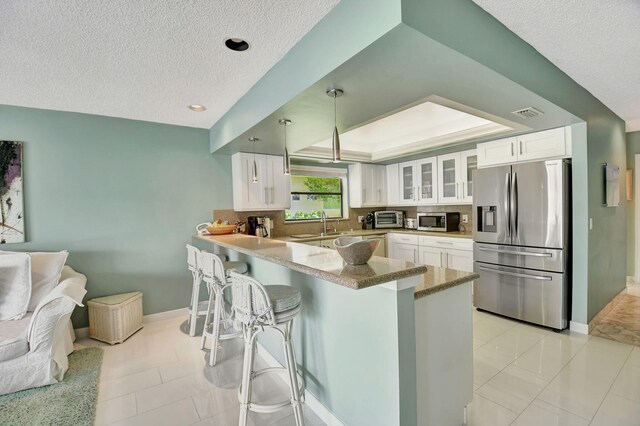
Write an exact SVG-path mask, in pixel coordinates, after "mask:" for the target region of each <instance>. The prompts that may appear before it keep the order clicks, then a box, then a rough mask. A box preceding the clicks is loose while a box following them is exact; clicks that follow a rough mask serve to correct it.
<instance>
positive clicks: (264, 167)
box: [231, 152, 291, 211]
mask: <svg viewBox="0 0 640 426" xmlns="http://www.w3.org/2000/svg"><path fill="white" fill-rule="evenodd" d="M253 161H254V155H253V154H249V153H244V152H238V153H236V154H234V155H233V156H232V157H231V174H232V177H233V209H234V210H236V211H256V210H259V211H266V210H284V209H288V208H289V207H291V190H290V185H291V181H290V179H289V176H286V175H284V173H283V171H282V157H279V156H274V155H262V154H256V155H255V162H256V166H257V172H258V173H257V176H258V182H256V183H254V182H253V171H252V169H253Z"/></svg>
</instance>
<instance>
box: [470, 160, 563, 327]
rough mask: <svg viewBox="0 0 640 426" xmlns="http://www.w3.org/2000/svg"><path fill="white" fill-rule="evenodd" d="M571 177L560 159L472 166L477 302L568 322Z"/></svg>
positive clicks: (548, 322) (533, 318)
mask: <svg viewBox="0 0 640 426" xmlns="http://www.w3.org/2000/svg"><path fill="white" fill-rule="evenodd" d="M570 179H571V166H570V163H569V162H568V161H567V160H551V161H541V162H535V163H526V164H514V165H510V166H500V167H492V168H487V169H480V170H476V171H475V172H474V175H473V188H474V194H473V217H474V221H473V226H474V234H473V239H474V244H473V256H474V271H475V272H476V273H478V274H480V278H479V279H477V280H476V281H475V283H474V294H473V300H474V305H475V306H476V308H480V309H484V310H486V311H490V312H495V313H497V314H501V315H505V316H508V317H511V318H517V319H520V320H524V321H528V322H532V323H535V324H539V325H543V326H547V327H551V328H554V329H558V330H560V329H564V328H566V327H567V325H568V314H569V312H568V311H569V306H568V298H569V286H570V279H569V268H568V265H569V263H568V261H569V259H570V258H569V242H570V222H569V216H570V210H569V207H570V201H571V196H570V194H571V192H570Z"/></svg>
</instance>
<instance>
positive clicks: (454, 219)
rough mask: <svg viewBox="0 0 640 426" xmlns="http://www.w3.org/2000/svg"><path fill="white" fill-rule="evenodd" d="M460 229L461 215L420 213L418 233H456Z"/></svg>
mask: <svg viewBox="0 0 640 426" xmlns="http://www.w3.org/2000/svg"><path fill="white" fill-rule="evenodd" d="M459 228H460V213H418V231H435V232H455V231H459Z"/></svg>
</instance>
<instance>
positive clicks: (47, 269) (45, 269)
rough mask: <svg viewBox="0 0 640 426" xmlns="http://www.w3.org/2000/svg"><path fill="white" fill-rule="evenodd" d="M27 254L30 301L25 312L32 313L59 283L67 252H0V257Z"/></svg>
mask: <svg viewBox="0 0 640 426" xmlns="http://www.w3.org/2000/svg"><path fill="white" fill-rule="evenodd" d="M3 254H4V255H10V254H28V255H29V256H31V286H32V289H31V300H29V306H28V308H27V310H28V311H29V312H33V310H34V309H35V308H36V306H38V303H40V301H41V300H42V299H43V298H44V297H45V296H46V295H47V294H49V292H50V291H51V290H53V288H54V287H55V286H56V285H58V282H59V281H60V274H61V273H62V268H63V267H64V264H65V262H66V261H67V256H68V255H69V252H67V251H66V250H63V251H54V252H32V253H19V252H12V251H0V255H3Z"/></svg>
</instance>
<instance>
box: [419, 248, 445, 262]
mask: <svg viewBox="0 0 640 426" xmlns="http://www.w3.org/2000/svg"><path fill="white" fill-rule="evenodd" d="M445 253H446V252H445V251H444V250H442V249H439V248H436V247H420V263H422V264H425V265H430V266H438V267H442V266H444V262H445V261H446V258H445Z"/></svg>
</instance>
